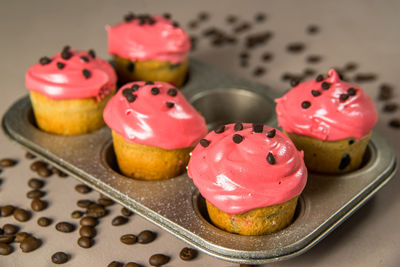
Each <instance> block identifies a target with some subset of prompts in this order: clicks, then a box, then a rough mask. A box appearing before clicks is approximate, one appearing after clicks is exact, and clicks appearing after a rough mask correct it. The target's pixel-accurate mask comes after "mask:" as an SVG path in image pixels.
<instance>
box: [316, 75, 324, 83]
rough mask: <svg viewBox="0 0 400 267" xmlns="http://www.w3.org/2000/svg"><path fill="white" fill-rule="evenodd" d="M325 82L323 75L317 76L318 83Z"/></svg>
mask: <svg viewBox="0 0 400 267" xmlns="http://www.w3.org/2000/svg"><path fill="white" fill-rule="evenodd" d="M323 80H324V76H323V75H322V74H319V75H317V77H316V78H315V81H317V82H322V81H323Z"/></svg>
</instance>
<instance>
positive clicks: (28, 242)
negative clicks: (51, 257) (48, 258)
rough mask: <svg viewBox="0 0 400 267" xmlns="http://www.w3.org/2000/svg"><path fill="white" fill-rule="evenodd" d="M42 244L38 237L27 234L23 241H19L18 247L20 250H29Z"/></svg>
mask: <svg viewBox="0 0 400 267" xmlns="http://www.w3.org/2000/svg"><path fill="white" fill-rule="evenodd" d="M41 244H42V241H41V240H40V239H37V238H35V237H33V236H28V237H27V238H25V239H24V241H22V242H21V244H20V245H19V247H20V248H21V250H22V252H31V251H33V250H35V249H37V248H38V247H40V245H41Z"/></svg>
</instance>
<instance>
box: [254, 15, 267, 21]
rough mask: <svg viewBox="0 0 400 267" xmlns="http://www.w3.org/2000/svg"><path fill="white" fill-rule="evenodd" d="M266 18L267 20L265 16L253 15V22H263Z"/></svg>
mask: <svg viewBox="0 0 400 267" xmlns="http://www.w3.org/2000/svg"><path fill="white" fill-rule="evenodd" d="M266 18H267V16H266V15H265V14H263V13H258V14H256V15H255V17H254V20H255V21H256V22H263V21H265V19H266Z"/></svg>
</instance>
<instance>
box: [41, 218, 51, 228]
mask: <svg viewBox="0 0 400 267" xmlns="http://www.w3.org/2000/svg"><path fill="white" fill-rule="evenodd" d="M51 223H52V220H51V219H50V218H47V217H40V218H39V219H38V220H37V224H38V225H39V226H42V227H47V226H49V225H50V224H51Z"/></svg>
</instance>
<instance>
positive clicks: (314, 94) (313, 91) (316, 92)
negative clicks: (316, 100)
mask: <svg viewBox="0 0 400 267" xmlns="http://www.w3.org/2000/svg"><path fill="white" fill-rule="evenodd" d="M311 94H312V95H313V96H320V95H321V92H320V91H317V90H311Z"/></svg>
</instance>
